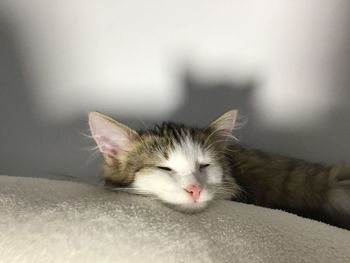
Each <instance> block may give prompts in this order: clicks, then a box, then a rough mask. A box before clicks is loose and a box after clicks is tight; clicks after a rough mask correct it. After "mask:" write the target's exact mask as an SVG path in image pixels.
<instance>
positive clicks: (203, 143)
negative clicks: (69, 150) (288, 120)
mask: <svg viewBox="0 0 350 263" xmlns="http://www.w3.org/2000/svg"><path fill="white" fill-rule="evenodd" d="M235 117H236V112H235V111H229V112H227V113H226V114H224V115H223V116H221V117H220V118H219V119H217V120H216V121H214V122H213V123H212V124H210V125H209V126H208V127H207V128H205V129H198V128H189V127H185V126H183V125H178V124H174V123H164V124H162V125H159V126H156V127H155V128H154V129H151V130H147V131H141V132H136V131H134V130H132V129H130V128H129V127H127V126H125V125H123V124H121V123H118V122H116V121H114V120H113V119H111V118H109V117H107V116H104V115H102V114H100V113H96V112H93V113H90V115H89V120H90V122H89V123H90V128H91V132H92V135H93V138H94V139H95V141H96V143H97V145H98V147H99V149H100V151H101V152H102V154H103V156H104V157H105V166H104V176H105V177H106V178H107V179H108V180H110V181H113V182H115V183H117V184H119V185H121V186H124V187H125V188H124V189H129V190H130V191H131V192H133V193H138V194H144V195H149V196H153V197H156V198H157V199H159V200H161V201H162V202H164V203H166V204H168V205H170V206H172V207H173V208H175V209H177V210H181V211H188V212H195V211H200V210H202V209H203V208H205V207H206V206H207V205H208V203H209V202H210V201H211V200H213V199H214V198H220V199H229V198H230V197H232V194H234V192H235V191H236V190H237V189H238V186H237V185H236V184H235V182H234V180H233V179H232V178H231V177H230V176H228V172H227V169H228V166H227V164H226V163H225V158H224V154H225V149H226V144H227V140H229V137H230V134H231V131H232V129H233V126H234V122H235Z"/></svg>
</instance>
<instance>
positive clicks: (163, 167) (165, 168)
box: [156, 166, 173, 172]
mask: <svg viewBox="0 0 350 263" xmlns="http://www.w3.org/2000/svg"><path fill="white" fill-rule="evenodd" d="M156 167H157V168H158V169H160V170H163V171H167V172H171V171H172V170H173V169H171V168H169V167H166V166H156Z"/></svg>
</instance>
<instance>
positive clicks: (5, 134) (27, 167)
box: [0, 6, 350, 178]
mask: <svg viewBox="0 0 350 263" xmlns="http://www.w3.org/2000/svg"><path fill="white" fill-rule="evenodd" d="M347 7H348V6H347ZM347 14H349V13H347ZM16 19H17V18H16V17H15V16H13V14H11V13H6V12H0V120H1V124H0V174H8V175H13V176H35V177H36V176H39V177H57V176H60V175H61V174H66V175H72V176H77V177H85V178H96V177H97V176H98V173H99V167H100V165H101V161H102V160H101V157H100V156H99V154H98V153H96V152H93V151H91V150H89V149H91V147H92V146H93V145H94V144H93V142H92V141H91V140H90V139H88V138H87V137H86V136H84V135H82V133H88V130H87V128H88V127H87V120H86V117H87V112H88V111H89V110H100V111H105V113H106V114H109V115H111V116H113V117H115V118H116V119H118V120H119V121H121V122H124V123H126V124H128V125H130V126H132V127H134V128H143V127H144V125H146V126H151V125H152V124H153V123H155V122H159V121H161V120H174V121H180V122H184V123H187V124H196V125H199V126H204V125H207V124H208V123H209V122H210V121H211V120H213V119H214V118H216V117H217V116H219V115H220V114H222V113H223V112H225V111H227V110H229V109H231V108H237V109H239V111H240V121H241V123H245V124H244V125H243V127H242V128H241V129H239V130H237V131H235V132H236V136H237V137H239V138H240V141H241V143H242V144H244V145H247V146H250V147H254V148H259V149H262V150H266V151H270V152H276V153H280V154H284V155H288V156H292V157H297V158H303V159H306V160H310V161H317V162H318V161H319V162H324V163H333V162H337V161H341V160H346V161H350V149H349V148H350V136H349V135H350V105H349V103H348V99H349V98H350V89H349V88H348V87H349V84H350V78H349V76H350V74H349V70H348V69H349V68H350V67H349V66H350V52H349V48H348V47H350V45H345V44H344V43H348V42H349V41H348V40H349V39H350V36H349V32H347V31H341V32H342V35H344V34H345V35H346V36H347V37H345V38H344V39H345V40H346V41H348V42H346V41H345V42H344V43H343V42H342V45H343V46H342V48H339V49H336V48H332V47H328V49H330V50H332V52H330V54H332V55H334V57H333V58H332V59H330V60H329V61H331V63H328V64H327V63H326V64H327V67H326V69H329V71H327V72H328V73H329V75H330V77H328V76H327V74H325V73H324V68H323V70H322V71H320V72H318V73H317V72H316V73H317V74H319V75H317V74H316V73H315V72H313V73H311V72H312V71H311V70H310V68H306V69H305V70H300V78H303V79H304V80H307V79H308V76H310V79H313V80H317V79H320V80H322V82H323V80H324V79H326V78H327V80H332V81H330V82H329V83H322V85H324V86H322V85H321V86H322V88H320V89H319V90H318V89H317V88H313V89H312V92H306V93H305V96H304V97H303V100H300V103H298V100H296V101H295V100H294V101H293V105H294V107H295V109H296V111H295V112H297V113H298V114H300V115H303V114H302V113H300V111H297V110H298V109H299V108H302V109H304V113H305V116H307V118H306V117H305V116H300V119H302V120H303V122H298V121H296V120H295V118H291V119H290V125H286V123H287V124H288V123H289V121H288V116H289V115H288V114H286V115H285V116H286V117H285V118H284V119H283V125H282V124H281V125H278V122H277V124H276V122H275V121H274V120H272V118H269V116H272V115H273V114H272V115H271V112H274V111H279V110H280V108H282V109H283V107H281V106H276V107H275V106H274V105H276V101H272V100H271V103H270V104H268V105H270V106H271V105H272V106H271V107H270V108H269V110H268V111H267V113H266V112H265V113H264V108H263V109H262V107H264V105H266V101H265V102H264V103H265V104H264V103H261V100H259V99H257V98H260V97H264V94H265V93H269V94H271V91H269V90H268V89H266V87H269V85H267V84H266V83H269V82H268V76H267V75H268V74H267V75H266V76H265V75H264V74H260V73H261V72H260V73H259V74H258V73H256V74H254V72H251V73H250V74H247V75H246V76H245V77H244V78H241V77H237V78H235V77H232V75H230V76H229V77H228V75H227V74H222V75H220V74H214V75H213V76H211V77H209V78H208V75H207V74H206V73H205V71H203V70H198V67H197V66H196V65H193V64H191V63H187V62H188V61H190V58H188V59H184V60H183V61H187V62H186V63H181V64H180V65H177V68H176V70H175V71H171V72H170V73H169V74H171V75H172V76H173V78H174V79H175V80H176V81H175V83H177V87H176V91H177V92H178V93H179V94H181V96H180V95H179V97H181V100H179V103H178V104H176V106H175V107H174V106H172V108H171V109H170V108H169V109H168V110H167V111H166V114H157V113H156V112H155V113H154V114H152V111H151V112H150V113H149V114H146V115H142V114H140V116H142V121H140V120H139V119H138V118H137V114H135V112H134V110H130V114H128V109H127V108H125V109H124V110H122V111H120V109H119V108H118V107H116V108H115V109H113V107H106V108H104V107H101V106H100V105H101V101H99V103H94V102H93V99H92V100H90V103H89V102H85V104H84V107H83V108H81V109H80V110H79V111H77V112H78V113H75V114H72V115H69V114H67V113H66V115H67V118H60V119H57V120H56V119H55V118H54V117H52V118H50V117H48V116H50V114H47V115H45V114H46V112H44V114H42V112H41V113H38V112H40V110H38V109H41V111H45V107H49V106H47V105H50V101H42V102H43V103H45V104H46V106H45V107H44V108H40V107H38V103H39V104H40V102H41V100H43V98H44V97H41V96H40V89H38V83H37V82H35V81H34V80H35V79H36V78H35V77H33V76H32V75H31V71H30V70H28V66H29V69H30V65H31V64H30V63H28V60H27V57H28V54H25V53H24V51H25V49H23V46H25V45H26V42H23V36H22V35H21V30H19V29H18V23H16ZM344 19H345V20H346V21H348V17H346V16H344ZM345 20H344V21H345ZM343 23H345V22H343ZM343 23H342V24H343ZM300 26H302V25H300ZM316 44H317V43H316ZM348 44H350V43H348ZM281 45H283V43H282V44H281ZM340 46H341V45H340ZM335 47H339V45H338V44H337V45H335ZM299 49H300V52H301V53H302V52H303V51H302V47H300V48H299ZM328 49H327V50H328ZM297 50H298V49H297ZM337 51H339V52H338V53H340V54H338V53H337ZM52 52H53V53H55V52H57V50H52ZM295 52H297V51H295ZM55 55H57V56H59V53H58V54H55ZM43 56H47V54H46V55H45V54H43ZM189 57H190V56H189ZM45 59H46V60H45ZM45 59H44V61H50V60H49V59H48V58H45ZM305 60H306V61H307V59H305ZM308 63H309V62H307V63H306V64H307V65H311V64H308ZM219 64H220V63H219ZM164 67H166V65H164ZM287 68H288V67H287ZM42 69H43V72H46V71H45V69H44V67H42ZM221 69H222V70H223V71H225V72H226V73H227V72H229V70H227V68H225V67H222V66H221V67H219V68H216V69H215V70H216V72H220V70H221ZM318 69H319V68H318ZM39 70H40V67H39ZM283 72H284V74H286V76H287V77H285V78H284V79H286V80H288V76H289V75H288V70H284V71H283ZM297 72H298V71H297ZM297 72H295V71H293V72H291V73H290V74H291V76H292V77H293V78H291V79H293V80H294V79H298V74H297ZM305 72H306V73H307V74H306V73H305ZM308 72H310V74H309V73H308ZM33 74H34V73H33ZM322 74H323V75H322ZM305 75H306V76H305ZM306 83H307V81H306ZM315 83H317V81H314V82H313V85H314V84H315ZM288 84H290V83H287V82H286V89H283V88H282V87H281V90H279V91H278V94H279V96H280V98H281V100H280V101H287V102H288V101H289V100H288V96H290V94H291V93H290V92H289V91H290V89H293V87H290V85H288ZM303 85H305V86H304V88H305V89H306V88H307V84H305V83H304V84H303ZM287 87H289V90H288V88H287ZM324 87H326V89H325V88H324ZM71 88H72V89H74V87H73V86H72V87H71ZM144 88H145V89H152V87H150V86H147V83H145V87H144ZM96 89H101V87H98V86H97V87H96ZM38 90H39V93H38ZM80 90H81V89H80ZM101 90H103V89H101ZM325 90H326V91H327V92H326V93H325ZM116 92H119V93H121V92H122V93H128V92H131V91H130V90H128V89H126V88H124V89H120V88H119V89H116ZM38 94H39V95H38ZM272 94H274V93H272ZM319 94H329V97H332V100H331V101H329V105H328V104H324V102H323V101H320V103H319V105H323V108H320V110H319V111H317V110H315V109H317V101H316V104H315V100H314V99H315V97H317V96H318V95H319ZM68 96H70V99H73V100H76V101H77V102H78V101H80V100H81V99H82V97H84V92H81V91H80V92H78V93H76V92H72V93H71V94H70V95H68ZM132 96H138V94H137V93H136V94H132ZM269 96H270V95H269ZM269 96H266V97H267V103H268V98H270V97H269ZM60 99H62V98H57V100H58V101H59V100H60ZM290 99H292V98H290ZM265 100H266V99H265ZM88 101H89V100H88ZM145 101H146V100H145ZM149 101H150V99H149V98H148V99H147V103H149ZM308 102H310V105H314V104H315V106H312V107H309V109H310V111H307V109H308V107H307V106H308ZM52 103H55V105H56V106H57V101H53V102H52ZM117 103H118V101H116V104H117ZM155 103H157V102H155ZM102 104H103V101H102ZM126 104H127V102H126ZM56 106H55V107H56ZM64 107H68V106H66V105H65V104H62V108H64ZM147 107H148V105H144V109H147ZM49 108H50V107H49ZM43 109H44V110H43ZM305 109H306V110H305ZM321 110H322V111H321ZM68 112H69V111H68ZM263 113H264V114H263ZM277 113H278V112H277ZM269 114H270V115H269ZM68 115H69V116H68ZM42 116H46V119H45V118H43V117H42ZM160 116H161V117H160ZM278 116H279V118H281V116H284V115H281V116H280V115H278ZM303 117H305V118H303ZM47 118H49V119H47Z"/></svg>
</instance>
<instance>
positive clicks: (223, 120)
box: [207, 110, 237, 141]
mask: <svg viewBox="0 0 350 263" xmlns="http://www.w3.org/2000/svg"><path fill="white" fill-rule="evenodd" d="M236 118H237V110H230V111H228V112H226V113H224V114H223V115H221V116H220V117H219V118H217V119H216V120H215V121H213V122H212V123H210V124H209V126H208V128H207V130H208V131H209V132H210V134H215V135H216V136H219V137H221V138H222V140H224V141H226V140H229V138H230V137H232V130H233V128H234V127H235V123H236Z"/></svg>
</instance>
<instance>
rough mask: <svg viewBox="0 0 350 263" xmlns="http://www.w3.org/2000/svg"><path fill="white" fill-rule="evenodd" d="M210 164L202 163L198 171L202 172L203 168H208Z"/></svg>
mask: <svg viewBox="0 0 350 263" xmlns="http://www.w3.org/2000/svg"><path fill="white" fill-rule="evenodd" d="M209 165H210V164H209V163H203V164H200V165H199V170H200V171H201V170H203V169H204V168H206V167H208V166H209Z"/></svg>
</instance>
